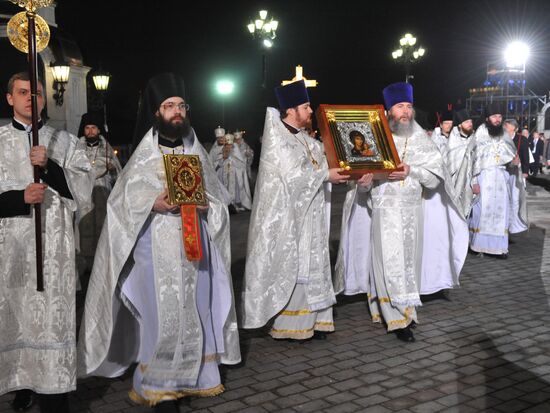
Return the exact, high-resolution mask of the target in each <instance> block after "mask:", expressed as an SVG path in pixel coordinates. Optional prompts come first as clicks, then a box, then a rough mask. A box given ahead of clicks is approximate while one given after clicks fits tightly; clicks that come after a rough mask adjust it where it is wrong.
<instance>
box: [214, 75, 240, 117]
mask: <svg viewBox="0 0 550 413" xmlns="http://www.w3.org/2000/svg"><path fill="white" fill-rule="evenodd" d="M234 89H235V83H233V82H232V81H231V80H219V81H217V82H216V91H217V92H218V94H219V95H221V100H222V127H225V98H226V96H229V95H230V94H232V93H233V90H234Z"/></svg>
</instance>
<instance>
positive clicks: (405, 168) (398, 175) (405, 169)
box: [388, 163, 411, 181]
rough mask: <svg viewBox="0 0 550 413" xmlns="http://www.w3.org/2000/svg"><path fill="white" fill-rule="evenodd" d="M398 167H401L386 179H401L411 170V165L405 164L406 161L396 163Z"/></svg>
mask: <svg viewBox="0 0 550 413" xmlns="http://www.w3.org/2000/svg"><path fill="white" fill-rule="evenodd" d="M397 167H398V168H403V170H402V171H394V172H392V173H391V174H389V175H388V179H389V180H391V181H402V180H404V179H405V178H407V176H409V173H410V172H411V167H410V166H409V165H407V164H406V163H400V164H399V165H397Z"/></svg>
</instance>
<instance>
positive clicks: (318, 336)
mask: <svg viewBox="0 0 550 413" xmlns="http://www.w3.org/2000/svg"><path fill="white" fill-rule="evenodd" d="M313 339H314V340H326V339H327V333H326V332H324V331H315V332H314V333H313Z"/></svg>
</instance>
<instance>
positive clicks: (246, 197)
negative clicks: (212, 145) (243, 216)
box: [210, 133, 252, 212]
mask: <svg viewBox="0 0 550 413" xmlns="http://www.w3.org/2000/svg"><path fill="white" fill-rule="evenodd" d="M223 139H224V140H223V141H224V142H225V143H224V145H223V146H221V151H220V150H217V151H216V152H215V156H214V155H213V154H212V152H211V158H210V159H211V160H212V164H213V165H214V169H215V170H216V174H217V175H218V178H219V180H220V181H221V183H222V184H223V186H224V187H225V189H227V192H229V196H230V200H231V201H230V205H231V206H232V208H234V209H235V211H236V212H241V211H245V210H247V209H248V210H250V209H251V208H252V196H251V194H250V182H249V180H248V174H247V159H246V157H245V155H244V154H243V153H242V152H241V149H240V148H239V146H238V145H237V144H236V143H235V141H234V139H235V138H234V136H233V135H232V134H230V133H228V134H226V135H225V136H224V138H223Z"/></svg>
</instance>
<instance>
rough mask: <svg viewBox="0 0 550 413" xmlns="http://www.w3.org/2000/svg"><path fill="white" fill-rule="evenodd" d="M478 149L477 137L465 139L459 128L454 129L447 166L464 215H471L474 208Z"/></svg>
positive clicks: (450, 138) (450, 139)
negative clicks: (473, 189) (476, 150)
mask: <svg viewBox="0 0 550 413" xmlns="http://www.w3.org/2000/svg"><path fill="white" fill-rule="evenodd" d="M475 149H476V140H475V135H474V134H472V135H471V136H469V137H467V138H465V137H463V136H462V135H461V134H460V131H459V130H458V127H454V128H453V129H452V131H451V135H450V136H449V145H448V150H447V166H448V168H449V173H450V174H451V178H452V182H453V187H454V189H455V193H456V195H457V197H458V199H459V201H460V208H461V211H462V214H463V215H464V216H465V217H467V216H469V215H470V209H471V207H472V199H473V192H472V174H473V163H474V156H475Z"/></svg>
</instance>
